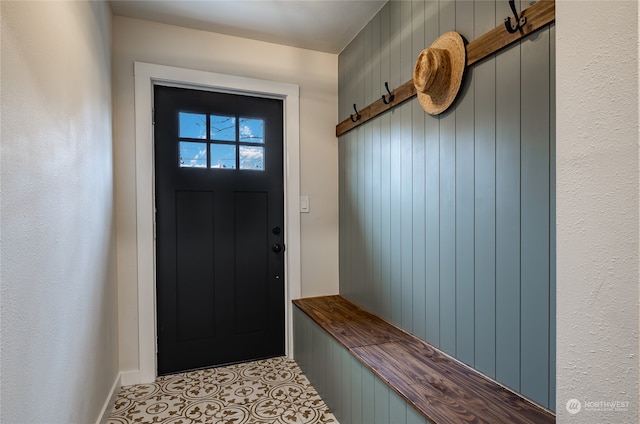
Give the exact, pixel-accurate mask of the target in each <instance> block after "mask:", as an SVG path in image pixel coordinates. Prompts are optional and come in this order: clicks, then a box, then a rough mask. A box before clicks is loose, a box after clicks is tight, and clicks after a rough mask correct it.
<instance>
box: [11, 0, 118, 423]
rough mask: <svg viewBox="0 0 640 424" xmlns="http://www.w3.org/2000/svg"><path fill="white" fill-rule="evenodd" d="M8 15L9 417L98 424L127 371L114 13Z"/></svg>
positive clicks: (27, 6)
mask: <svg viewBox="0 0 640 424" xmlns="http://www.w3.org/2000/svg"><path fill="white" fill-rule="evenodd" d="M0 14H1V22H2V25H1V37H2V41H1V54H2V68H1V70H2V71H1V89H2V96H1V100H0V111H1V129H2V133H1V135H2V144H1V149H2V158H1V178H2V185H1V208H0V211H1V216H2V218H1V226H2V227H1V231H2V236H1V238H2V246H1V248H0V251H1V255H2V276H1V280H2V286H1V296H2V312H1V318H2V345H1V353H2V360H1V363H2V365H1V367H2V368H1V374H2V380H1V388H2V398H1V399H2V400H1V405H2V413H1V416H0V421H1V422H3V423H61V424H68V423H90V422H95V421H96V419H97V418H98V415H99V414H100V412H101V409H102V407H103V405H104V403H105V401H106V400H107V398H108V396H109V392H110V390H111V388H112V386H113V385H114V382H115V380H116V378H117V377H118V371H119V370H118V335H117V294H116V289H117V287H116V280H115V277H116V274H115V230H114V225H113V166H112V159H113V155H112V120H111V63H110V44H111V11H110V9H109V7H108V6H107V5H106V4H105V3H102V2H26V1H22V2H20V1H18V2H11V1H2V2H0Z"/></svg>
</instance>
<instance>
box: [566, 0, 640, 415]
mask: <svg viewBox="0 0 640 424" xmlns="http://www.w3.org/2000/svg"><path fill="white" fill-rule="evenodd" d="M556 23H557V26H556V28H557V32H556V37H557V38H556V46H557V56H556V58H557V97H556V101H557V277H558V280H557V281H558V283H557V284H558V286H557V294H558V296H557V299H558V305H557V346H558V351H557V412H558V422H579V423H603V422H610V423H635V422H638V318H639V315H638V295H639V293H638V283H639V279H638V229H639V225H638V219H639V216H638V198H639V196H638V194H639V184H638V181H639V169H638V97H637V96H638V69H639V66H638V64H639V62H638V39H637V37H638V3H637V2H636V1H623V0H619V1H562V0H560V1H558V2H557V3H556ZM570 399H577V400H578V401H580V402H581V403H580V406H581V410H580V412H577V413H575V414H570V413H569V412H568V411H567V408H566V404H567V402H568V401H569V400H570ZM616 401H617V402H622V403H618V404H617V405H613V406H616V407H617V408H620V409H621V410H618V411H606V410H605V411H602V410H597V409H599V408H600V409H601V408H607V407H609V406H612V405H610V404H604V403H601V402H616ZM624 402H628V404H625V403H624ZM574 412H575V410H574Z"/></svg>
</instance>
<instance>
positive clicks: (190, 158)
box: [178, 112, 265, 171]
mask: <svg viewBox="0 0 640 424" xmlns="http://www.w3.org/2000/svg"><path fill="white" fill-rule="evenodd" d="M178 120H179V125H178V126H179V131H178V134H179V137H180V140H179V151H180V154H179V155H178V158H179V159H178V162H179V163H178V165H179V167H180V168H209V169H240V170H251V171H264V170H265V147H264V144H265V139H264V138H265V131H264V120H263V119H258V118H251V117H244V116H228V115H214V114H207V113H192V112H179V113H178ZM202 140H206V141H204V142H203V141H202Z"/></svg>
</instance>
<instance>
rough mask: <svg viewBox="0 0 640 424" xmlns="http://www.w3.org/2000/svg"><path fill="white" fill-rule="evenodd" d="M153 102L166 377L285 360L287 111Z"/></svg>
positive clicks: (161, 348) (274, 106)
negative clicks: (282, 248)
mask: <svg viewBox="0 0 640 424" xmlns="http://www.w3.org/2000/svg"><path fill="white" fill-rule="evenodd" d="M154 96H155V97H154V103H155V128H154V134H155V139H154V146H155V183H156V209H157V211H156V238H157V239H156V251H157V252H156V261H157V264H156V288H157V314H158V315H157V322H158V374H160V375H162V374H168V373H172V372H178V371H184V370H189V369H195V368H203V367H209V366H216V365H222V364H228V363H233V362H239V361H244V360H252V359H259V358H266V357H271V356H278V355H283V354H284V328H285V324H284V254H283V252H282V251H275V250H278V249H275V250H274V249H273V248H272V247H273V245H275V244H279V245H282V241H283V240H284V233H283V232H282V231H276V232H274V231H273V228H275V227H279V228H282V226H283V223H284V193H283V161H282V134H283V117H282V101H281V100H275V99H265V98H257V97H247V96H239V95H233V94H224V93H213V92H205V91H197V90H188V89H183V88H175V87H163V86H156V87H155V89H154Z"/></svg>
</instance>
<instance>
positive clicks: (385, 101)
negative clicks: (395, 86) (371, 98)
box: [382, 81, 396, 105]
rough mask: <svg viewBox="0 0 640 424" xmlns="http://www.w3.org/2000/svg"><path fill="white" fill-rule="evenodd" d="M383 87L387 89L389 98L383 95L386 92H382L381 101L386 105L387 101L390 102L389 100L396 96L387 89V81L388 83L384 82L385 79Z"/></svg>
mask: <svg viewBox="0 0 640 424" xmlns="http://www.w3.org/2000/svg"><path fill="white" fill-rule="evenodd" d="M384 88H386V89H387V93H389V100H387V99H386V97H385V96H386V94H383V95H382V102H383V103H384V104H385V105H388V104H389V103H391V102H392V101H393V99H395V98H396V96H395V95H393V94H391V91H389V83H388V82H386V81H385V83H384Z"/></svg>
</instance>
